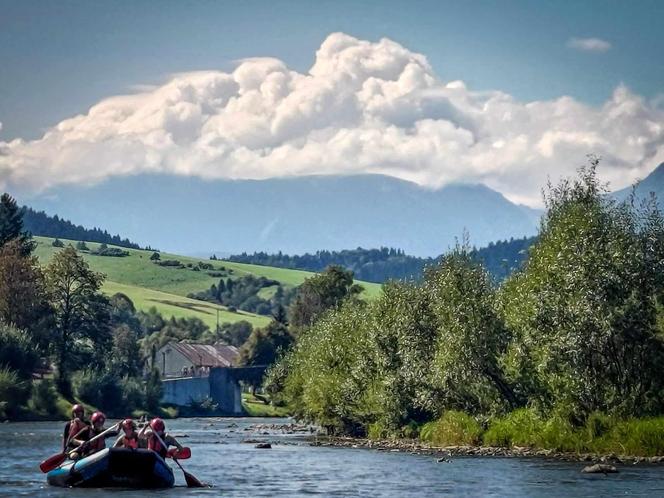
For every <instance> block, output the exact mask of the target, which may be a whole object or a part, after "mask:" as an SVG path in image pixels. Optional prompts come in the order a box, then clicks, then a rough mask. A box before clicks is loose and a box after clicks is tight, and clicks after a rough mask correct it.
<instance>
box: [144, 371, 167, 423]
mask: <svg viewBox="0 0 664 498" xmlns="http://www.w3.org/2000/svg"><path fill="white" fill-rule="evenodd" d="M162 394H163V388H162V385H161V375H160V374H159V370H157V369H156V368H153V369H152V370H151V371H150V377H148V381H147V382H146V383H145V404H146V405H147V408H148V410H150V411H151V412H152V413H156V412H157V410H159V403H160V402H161V396H162Z"/></svg>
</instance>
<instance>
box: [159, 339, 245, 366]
mask: <svg viewBox="0 0 664 498" xmlns="http://www.w3.org/2000/svg"><path fill="white" fill-rule="evenodd" d="M168 346H169V347H171V348H173V349H174V350H176V351H177V352H178V353H180V354H181V355H182V356H184V357H185V358H187V359H188V360H189V361H190V362H191V363H192V364H193V365H194V366H197V367H232V366H234V365H235V363H236V362H237V359H238V357H239V355H240V354H239V351H238V349H237V348H236V347H235V346H229V345H228V344H215V345H214V346H212V345H209V344H192V343H189V342H171V343H169V344H168Z"/></svg>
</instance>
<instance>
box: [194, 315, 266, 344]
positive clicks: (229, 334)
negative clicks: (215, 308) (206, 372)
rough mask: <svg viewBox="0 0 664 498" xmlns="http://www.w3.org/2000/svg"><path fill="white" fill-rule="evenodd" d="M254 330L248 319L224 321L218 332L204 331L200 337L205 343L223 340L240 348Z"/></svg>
mask: <svg viewBox="0 0 664 498" xmlns="http://www.w3.org/2000/svg"><path fill="white" fill-rule="evenodd" d="M252 330H253V327H252V325H251V324H250V323H249V322H247V321H246V320H240V321H239V322H234V323H222V324H220V325H219V328H218V329H217V330H216V332H213V331H208V332H204V333H203V334H202V335H201V337H200V342H202V343H205V344H214V343H216V342H222V343H224V344H230V345H231V346H235V347H237V348H239V347H241V346H242V345H243V344H244V343H245V342H247V339H248V338H249V336H250V335H251V332H252Z"/></svg>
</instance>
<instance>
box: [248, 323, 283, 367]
mask: <svg viewBox="0 0 664 498" xmlns="http://www.w3.org/2000/svg"><path fill="white" fill-rule="evenodd" d="M292 342H293V337H292V336H291V334H290V332H289V331H288V329H287V328H286V327H285V326H284V325H283V324H282V323H279V322H276V321H272V322H270V324H268V325H267V326H266V327H264V328H260V329H254V330H253V331H252V332H251V335H250V336H249V338H248V339H247V341H246V342H245V343H244V345H243V346H242V349H240V364H241V365H249V366H252V365H271V364H272V363H274V362H275V361H276V360H277V359H278V358H279V357H280V356H281V355H282V354H283V353H285V352H286V351H287V350H288V348H289V347H290V345H291V343H292Z"/></svg>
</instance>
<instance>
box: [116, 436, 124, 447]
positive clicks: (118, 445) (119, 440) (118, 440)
mask: <svg viewBox="0 0 664 498" xmlns="http://www.w3.org/2000/svg"><path fill="white" fill-rule="evenodd" d="M123 437H124V434H123V435H121V436H120V437H118V438H117V439H116V440H115V442H114V443H113V448H119V447H120V446H122V438H123Z"/></svg>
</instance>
